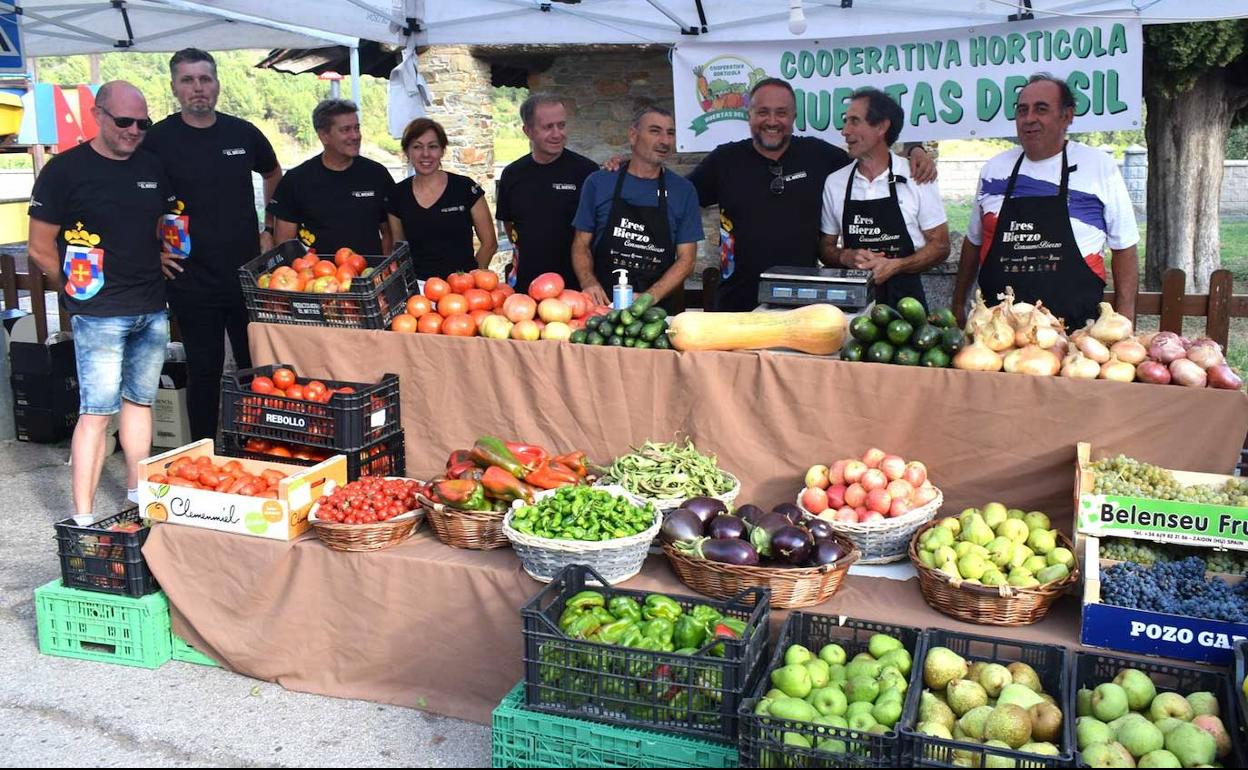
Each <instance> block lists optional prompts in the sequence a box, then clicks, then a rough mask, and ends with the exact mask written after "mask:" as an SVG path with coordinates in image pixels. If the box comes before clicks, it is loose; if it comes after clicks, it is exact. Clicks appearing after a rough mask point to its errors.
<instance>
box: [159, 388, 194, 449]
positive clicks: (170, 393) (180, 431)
mask: <svg viewBox="0 0 1248 770" xmlns="http://www.w3.org/2000/svg"><path fill="white" fill-rule="evenodd" d="M186 404H187V401H186V388H178V389H173V390H171V389H169V388H161V389H159V390H157V391H156V400H155V401H153V402H152V446H154V447H160V448H161V449H173V448H175V447H180V446H186V445H187V444H189V443H191V418H190V417H189V416H188V414H187V411H186V410H187V406H186Z"/></svg>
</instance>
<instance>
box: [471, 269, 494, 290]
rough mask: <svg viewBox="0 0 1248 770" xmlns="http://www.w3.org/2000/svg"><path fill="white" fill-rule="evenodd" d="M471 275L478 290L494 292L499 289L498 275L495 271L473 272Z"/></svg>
mask: <svg viewBox="0 0 1248 770" xmlns="http://www.w3.org/2000/svg"><path fill="white" fill-rule="evenodd" d="M469 275H471V276H472V280H473V283H475V284H476V286H477V288H478V289H484V290H486V291H494V290H495V289H497V288H498V273H496V272H494V271H493V270H473V271H472V272H471V273H469Z"/></svg>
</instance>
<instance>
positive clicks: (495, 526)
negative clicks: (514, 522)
mask: <svg viewBox="0 0 1248 770" xmlns="http://www.w3.org/2000/svg"><path fill="white" fill-rule="evenodd" d="M417 499H418V500H419V501H420V504H421V505H422V506H424V509H425V515H426V516H427V517H428V519H429V526H430V527H431V528H432V529H433V534H434V535H436V536H437V538H438V539H439V540H441V541H442V542H443V543H446V544H447V545H449V546H451V547H452V548H466V549H469V550H472V551H489V550H492V549H494V548H506V547H507V544H508V543H507V536H506V535H504V534H503V516H504V515H506V512H505V511H461V510H459V509H458V508H451V507H449V506H447V505H443V504H442V503H435V502H434V501H433V500H430V499H429V498H427V497H425V496H424V495H417Z"/></svg>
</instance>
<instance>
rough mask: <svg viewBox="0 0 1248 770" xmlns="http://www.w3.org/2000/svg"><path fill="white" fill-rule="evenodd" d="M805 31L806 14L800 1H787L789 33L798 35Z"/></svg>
mask: <svg viewBox="0 0 1248 770" xmlns="http://www.w3.org/2000/svg"><path fill="white" fill-rule="evenodd" d="M805 31H806V13H805V11H803V10H802V0H789V32H792V33H793V34H794V35H800V34H802V33H803V32H805Z"/></svg>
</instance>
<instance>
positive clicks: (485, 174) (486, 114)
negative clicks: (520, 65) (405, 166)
mask: <svg viewBox="0 0 1248 770" xmlns="http://www.w3.org/2000/svg"><path fill="white" fill-rule="evenodd" d="M420 72H421V74H423V75H424V76H425V80H426V81H428V83H429V88H430V90H431V91H432V94H433V105H432V106H430V107H429V109H428V113H429V117H431V118H433V119H434V120H436V121H438V122H439V123H441V124H442V127H443V128H444V129H446V133H447V139H448V140H449V142H450V147H449V148H447V152H446V154H445V155H444V156H443V158H442V167H443V168H445V169H446V170H447V171H451V172H454V173H456V174H463V175H464V176H466V177H469V178H471V179H473V180H475V181H476V182H477V183H478V184H480V185H481V186H482V187H483V188H485V192H486V196H487V199H488V200H489V202H490V210H491V211H493V210H494V110H493V104H492V101H491V99H492V96H493V86H492V85H491V84H490V65H489V64H487V63H486V62H484V61H481V60H480V59H477V58H476V57H474V56H473V55H472V53H471V51H470V50H469V49H468V47H466V46H433V47H431V48H429V49H428V50H426V51H425V52H424V53H422V54H420Z"/></svg>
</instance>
